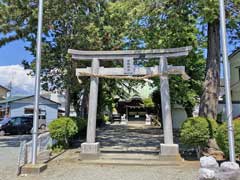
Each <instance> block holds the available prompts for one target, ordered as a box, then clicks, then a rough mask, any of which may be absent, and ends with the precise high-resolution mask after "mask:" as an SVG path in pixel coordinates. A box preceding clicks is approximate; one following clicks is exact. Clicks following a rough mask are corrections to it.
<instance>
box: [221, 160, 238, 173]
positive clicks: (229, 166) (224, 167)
mask: <svg viewBox="0 0 240 180" xmlns="http://www.w3.org/2000/svg"><path fill="white" fill-rule="evenodd" d="M237 170H239V165H238V164H237V163H235V162H224V163H222V164H221V166H220V171H223V172H225V171H237Z"/></svg>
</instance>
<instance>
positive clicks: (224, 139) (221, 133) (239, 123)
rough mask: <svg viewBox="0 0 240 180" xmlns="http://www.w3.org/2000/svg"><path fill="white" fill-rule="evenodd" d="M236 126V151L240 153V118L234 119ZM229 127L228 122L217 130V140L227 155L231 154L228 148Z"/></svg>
mask: <svg viewBox="0 0 240 180" xmlns="http://www.w3.org/2000/svg"><path fill="white" fill-rule="evenodd" d="M233 126H234V138H235V141H234V142H235V151H236V155H238V154H240V119H236V120H234V121H233ZM227 131H228V128H227V123H226V122H225V123H223V124H222V125H221V126H220V127H219V128H218V131H217V136H216V140H217V143H218V145H219V147H220V149H221V150H222V151H223V152H224V154H225V156H226V157H228V156H229V149H228V132H227Z"/></svg>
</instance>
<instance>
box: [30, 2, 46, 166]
mask: <svg viewBox="0 0 240 180" xmlns="http://www.w3.org/2000/svg"><path fill="white" fill-rule="evenodd" d="M42 17H43V0H39V5H38V32H37V61H36V76H35V98H34V119H33V135H32V164H33V165H35V164H36V161H37V138H38V118H39V117H38V116H39V97H40V72H41V47H42Z"/></svg>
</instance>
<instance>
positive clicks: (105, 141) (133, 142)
mask: <svg viewBox="0 0 240 180" xmlns="http://www.w3.org/2000/svg"><path fill="white" fill-rule="evenodd" d="M163 138H164V137H163V132H162V130H161V129H160V128H159V127H152V126H145V125H144V124H141V123H139V124H130V125H128V126H126V125H119V124H113V125H107V126H105V127H102V128H100V129H98V130H97V139H96V141H97V142H100V145H101V151H102V152H108V151H113V152H116V151H128V152H130V151H135V152H159V149H160V143H161V142H163Z"/></svg>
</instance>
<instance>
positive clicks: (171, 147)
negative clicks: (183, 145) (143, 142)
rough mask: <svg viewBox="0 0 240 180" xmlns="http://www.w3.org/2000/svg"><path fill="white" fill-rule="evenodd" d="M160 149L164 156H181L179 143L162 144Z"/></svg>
mask: <svg viewBox="0 0 240 180" xmlns="http://www.w3.org/2000/svg"><path fill="white" fill-rule="evenodd" d="M160 150H161V152H160V155H163V156H179V146H178V144H160Z"/></svg>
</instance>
